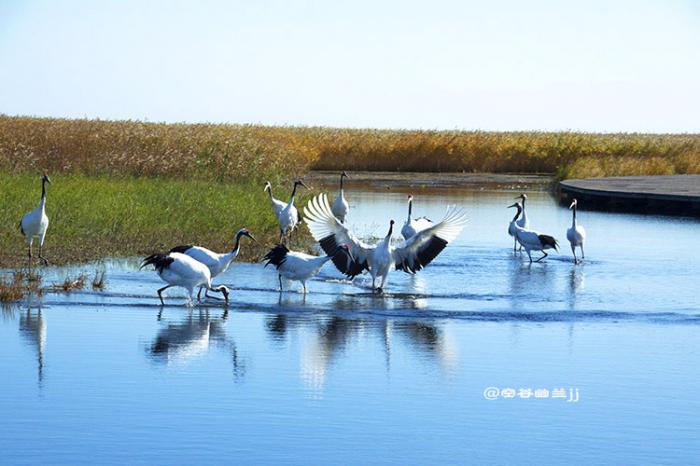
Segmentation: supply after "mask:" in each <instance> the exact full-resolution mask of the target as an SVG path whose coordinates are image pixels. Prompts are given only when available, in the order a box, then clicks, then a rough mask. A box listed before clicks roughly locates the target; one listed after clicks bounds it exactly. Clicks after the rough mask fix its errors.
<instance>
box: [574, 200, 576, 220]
mask: <svg viewBox="0 0 700 466" xmlns="http://www.w3.org/2000/svg"><path fill="white" fill-rule="evenodd" d="M575 221H576V204H574V222H575Z"/></svg>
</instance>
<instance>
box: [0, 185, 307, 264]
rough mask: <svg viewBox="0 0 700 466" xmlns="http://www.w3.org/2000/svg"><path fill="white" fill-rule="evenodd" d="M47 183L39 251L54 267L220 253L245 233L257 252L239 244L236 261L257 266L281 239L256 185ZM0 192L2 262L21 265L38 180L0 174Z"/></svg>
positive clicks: (261, 191) (24, 261)
mask: <svg viewBox="0 0 700 466" xmlns="http://www.w3.org/2000/svg"><path fill="white" fill-rule="evenodd" d="M52 181H53V184H52V185H49V186H48V198H47V204H46V210H47V214H48V216H49V221H50V224H49V229H48V233H47V236H46V242H45V245H44V250H45V254H46V256H47V257H48V258H49V260H50V261H51V262H52V263H54V264H63V263H71V262H85V261H90V260H95V259H100V258H102V257H107V256H131V255H145V254H150V253H152V252H155V251H163V250H167V249H169V248H171V247H173V246H176V245H178V244H190V243H194V244H200V245H203V246H206V247H209V248H211V249H213V250H216V251H220V252H223V251H227V250H230V248H231V247H232V245H233V241H234V236H235V233H236V232H237V231H238V230H239V229H240V228H242V227H244V226H245V227H248V228H249V229H250V230H251V231H252V232H253V235H254V236H255V237H256V239H258V241H259V242H260V243H261V244H262V246H260V245H258V246H254V245H253V243H252V242H250V241H247V239H245V238H244V239H243V243H242V244H243V246H242V252H241V258H243V259H248V260H250V259H253V260H255V259H257V258H259V257H260V256H261V255H262V254H263V253H264V252H265V247H266V246H267V247H270V246H271V245H272V244H274V242H275V241H276V239H277V235H278V234H279V233H278V227H277V223H276V220H275V218H274V216H273V214H272V209H271V208H270V206H269V201H268V200H267V197H266V194H265V193H264V192H263V186H262V185H260V184H258V183H252V182H240V183H224V182H219V181H211V180H191V181H185V180H177V179H175V180H173V179H162V178H147V177H109V176H87V175H82V174H56V175H53V176H52ZM0 186H2V189H1V190H0V218H2V219H4V220H3V222H2V224H1V225H0V251H2V252H1V253H0V263H2V267H8V266H20V265H23V264H25V263H26V244H25V242H24V238H23V236H22V235H21V234H20V231H19V228H18V226H17V224H18V222H19V219H20V218H21V216H22V215H23V214H24V213H25V212H28V211H29V210H31V209H33V208H34V207H35V206H36V204H37V202H38V201H39V197H40V191H41V183H40V178H39V177H38V176H37V175H36V174H34V173H32V174H28V173H22V174H18V175H10V174H7V173H2V172H0ZM286 191H287V190H286V189H285V190H284V191H282V190H281V189H279V187H278V189H276V195H277V196H278V197H286V195H288V194H287V193H286ZM283 194H284V196H283ZM301 240H302V238H301V237H300V238H299V241H301ZM35 252H36V250H35Z"/></svg>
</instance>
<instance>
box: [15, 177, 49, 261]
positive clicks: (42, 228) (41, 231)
mask: <svg viewBox="0 0 700 466" xmlns="http://www.w3.org/2000/svg"><path fill="white" fill-rule="evenodd" d="M46 183H49V184H51V180H50V179H49V175H47V174H46V173H44V175H43V176H42V177H41V199H40V200H39V204H38V205H37V206H36V207H35V208H34V210H32V211H31V212H28V213H26V214H24V215H23V216H22V219H21V220H20V221H19V231H21V232H22V234H23V235H24V237H25V238H26V239H27V244H28V245H29V269H30V270H31V268H32V243H33V242H34V237H35V236H38V237H39V259H41V261H42V262H43V263H44V265H48V264H49V261H48V259H46V258H45V257H44V256H43V255H42V252H43V248H44V238H46V230H47V229H48V228H49V217H48V216H47V215H46Z"/></svg>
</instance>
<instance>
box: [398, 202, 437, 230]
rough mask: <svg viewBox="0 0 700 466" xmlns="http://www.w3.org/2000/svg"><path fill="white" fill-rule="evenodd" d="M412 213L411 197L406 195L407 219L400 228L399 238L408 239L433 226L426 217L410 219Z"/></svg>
mask: <svg viewBox="0 0 700 466" xmlns="http://www.w3.org/2000/svg"><path fill="white" fill-rule="evenodd" d="M412 211H413V196H411V195H410V194H409V195H408V218H406V221H405V222H404V224H403V228H401V236H403V239H406V240H407V239H409V238H410V237H412V236H414V235H415V234H416V233H418V232H420V231H423V230H427V229H428V228H430V227H432V226H433V221H432V220H430V219H429V218H428V217H419V218H411V212H412Z"/></svg>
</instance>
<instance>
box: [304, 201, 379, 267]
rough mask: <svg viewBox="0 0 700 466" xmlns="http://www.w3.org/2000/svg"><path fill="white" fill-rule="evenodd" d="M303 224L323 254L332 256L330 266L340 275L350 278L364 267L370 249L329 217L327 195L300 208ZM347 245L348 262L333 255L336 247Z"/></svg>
mask: <svg viewBox="0 0 700 466" xmlns="http://www.w3.org/2000/svg"><path fill="white" fill-rule="evenodd" d="M304 221H305V222H306V225H307V226H308V227H309V231H310V232H311V236H313V237H314V239H315V240H316V241H318V242H319V243H320V244H321V248H322V249H323V250H324V251H325V252H326V254H328V255H331V256H333V264H335V266H336V268H337V269H338V270H340V271H341V272H342V273H344V274H345V275H347V276H349V277H354V276H355V275H358V274H359V273H361V272H362V271H363V270H364V269H367V268H368V264H367V258H368V257H369V255H370V254H371V252H372V250H373V249H374V246H371V245H368V244H365V243H363V242H362V241H360V240H359V239H357V238H356V237H355V235H353V234H352V232H351V231H350V230H348V228H347V227H345V226H344V225H343V224H342V223H340V222H339V221H338V219H337V218H335V216H334V215H333V212H332V211H331V207H330V205H329V204H328V196H326V195H325V194H323V193H321V194H319V195H318V196H316V197H314V198H313V199H311V200H310V201H309V203H308V204H307V205H306V207H304ZM341 244H347V245H348V247H349V249H350V254H351V255H352V259H350V260H347V259H348V258H347V257H346V256H345V255H344V254H335V252H336V251H337V250H338V245H341Z"/></svg>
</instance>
